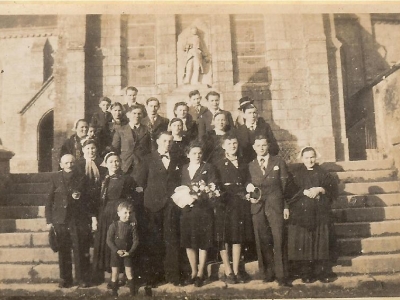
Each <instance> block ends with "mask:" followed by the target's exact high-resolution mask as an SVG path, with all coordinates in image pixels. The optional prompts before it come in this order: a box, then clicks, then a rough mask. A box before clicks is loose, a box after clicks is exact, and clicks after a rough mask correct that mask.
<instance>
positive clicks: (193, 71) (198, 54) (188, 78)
mask: <svg viewBox="0 0 400 300" xmlns="http://www.w3.org/2000/svg"><path fill="white" fill-rule="evenodd" d="M190 33H191V35H189V36H188V37H187V40H186V44H185V49H184V51H185V52H186V64H185V70H184V75H183V83H184V84H198V83H199V77H200V74H202V73H203V71H204V68H203V50H202V49H201V41H200V37H199V36H198V34H197V27H195V26H193V27H191V28H190Z"/></svg>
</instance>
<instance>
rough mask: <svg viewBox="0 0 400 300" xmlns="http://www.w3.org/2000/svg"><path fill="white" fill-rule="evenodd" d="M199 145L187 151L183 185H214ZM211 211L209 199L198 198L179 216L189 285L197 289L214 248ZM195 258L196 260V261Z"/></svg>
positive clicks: (202, 280) (190, 147)
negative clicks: (208, 255)
mask: <svg viewBox="0 0 400 300" xmlns="http://www.w3.org/2000/svg"><path fill="white" fill-rule="evenodd" d="M202 154H203V151H202V148H201V144H200V143H198V142H197V141H193V142H191V143H190V145H189V147H188V151H187V156H188V157H189V160H190V162H189V164H187V165H184V166H183V168H182V185H186V186H188V187H191V186H192V184H197V183H199V182H200V181H202V180H203V181H204V182H205V184H210V183H216V182H217V177H216V172H215V169H214V167H213V166H212V165H211V164H208V163H204V162H203V161H202ZM213 221H214V211H213V204H212V200H210V199H208V198H206V197H204V198H203V197H200V198H199V199H197V200H195V201H194V202H193V205H192V207H190V206H186V207H184V208H183V209H182V214H181V247H183V248H186V254H187V257H188V259H189V264H190V268H191V277H190V279H189V280H188V282H187V283H188V284H191V283H193V284H194V285H195V286H196V287H200V286H202V285H203V282H204V270H205V264H206V260H207V251H208V250H209V249H210V248H211V247H212V246H213V240H214V239H213ZM197 256H198V257H199V261H197Z"/></svg>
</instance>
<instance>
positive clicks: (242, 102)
mask: <svg viewBox="0 0 400 300" xmlns="http://www.w3.org/2000/svg"><path fill="white" fill-rule="evenodd" d="M253 103H254V100H253V99H251V98H250V97H247V96H245V97H242V98H240V100H239V109H242V108H243V107H244V106H245V105H246V104H253Z"/></svg>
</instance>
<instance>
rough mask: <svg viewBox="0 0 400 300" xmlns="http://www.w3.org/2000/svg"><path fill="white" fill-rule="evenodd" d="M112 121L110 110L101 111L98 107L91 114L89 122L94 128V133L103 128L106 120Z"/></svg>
mask: <svg viewBox="0 0 400 300" xmlns="http://www.w3.org/2000/svg"><path fill="white" fill-rule="evenodd" d="M111 121H112V115H111V113H110V112H108V111H106V112H103V111H102V110H101V109H100V108H98V110H97V111H96V112H95V113H94V114H93V115H92V119H91V120H90V124H91V125H92V126H93V127H94V128H96V134H98V133H99V132H100V131H101V129H103V128H104V127H105V126H106V125H107V124H108V122H111Z"/></svg>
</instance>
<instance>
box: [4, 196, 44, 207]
mask: <svg viewBox="0 0 400 300" xmlns="http://www.w3.org/2000/svg"><path fill="white" fill-rule="evenodd" d="M47 197H48V194H8V195H7V197H6V201H5V202H4V203H2V205H6V206H18V205H22V206H40V205H45V204H46V200H47Z"/></svg>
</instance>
